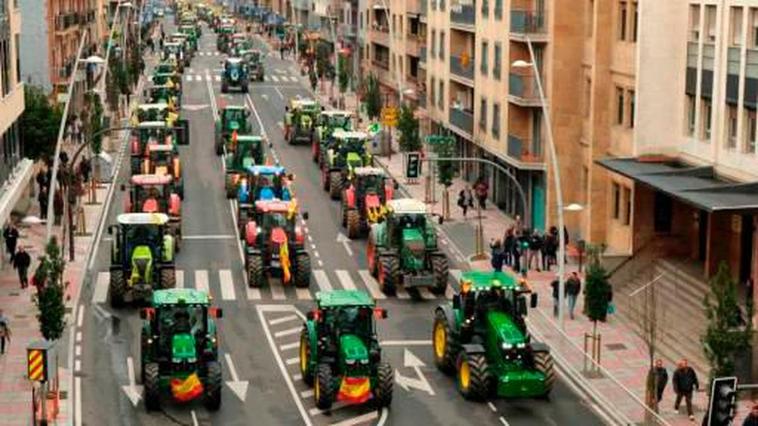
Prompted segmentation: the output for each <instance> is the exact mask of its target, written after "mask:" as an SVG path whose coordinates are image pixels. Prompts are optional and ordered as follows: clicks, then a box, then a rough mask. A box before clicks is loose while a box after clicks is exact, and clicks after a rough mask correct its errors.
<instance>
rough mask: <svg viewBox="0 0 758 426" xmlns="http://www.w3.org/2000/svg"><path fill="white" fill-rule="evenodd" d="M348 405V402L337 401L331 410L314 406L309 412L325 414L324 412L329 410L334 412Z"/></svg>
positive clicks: (316, 414) (314, 414)
mask: <svg viewBox="0 0 758 426" xmlns="http://www.w3.org/2000/svg"><path fill="white" fill-rule="evenodd" d="M347 406H348V404H346V403H344V402H335V403H334V405H332V408H331V409H330V410H328V411H327V410H321V409H319V408H315V407H314V408H311V409H310V410H308V414H310V415H311V416H318V415H319V414H324V413H327V412H329V413H334V412H335V411H337V410H339V409H342V408H345V407H347Z"/></svg>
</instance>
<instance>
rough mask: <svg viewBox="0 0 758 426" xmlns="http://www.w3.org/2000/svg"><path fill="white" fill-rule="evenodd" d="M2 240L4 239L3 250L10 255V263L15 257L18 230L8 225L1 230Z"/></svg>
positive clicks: (10, 224)
mask: <svg viewBox="0 0 758 426" xmlns="http://www.w3.org/2000/svg"><path fill="white" fill-rule="evenodd" d="M3 238H5V249H6V250H8V253H10V255H11V262H13V257H14V256H15V255H16V242H18V229H16V226H15V225H14V224H13V223H9V224H8V226H6V227H5V229H4V230H3Z"/></svg>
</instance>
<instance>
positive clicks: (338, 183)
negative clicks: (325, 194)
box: [329, 172, 342, 200]
mask: <svg viewBox="0 0 758 426" xmlns="http://www.w3.org/2000/svg"><path fill="white" fill-rule="evenodd" d="M341 190H342V175H341V174H340V172H329V196H330V197H331V198H332V200H337V199H339V198H340V191H341Z"/></svg>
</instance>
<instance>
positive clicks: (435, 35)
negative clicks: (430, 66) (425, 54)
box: [432, 30, 437, 58]
mask: <svg viewBox="0 0 758 426" xmlns="http://www.w3.org/2000/svg"><path fill="white" fill-rule="evenodd" d="M436 46H437V31H435V30H432V58H433V57H435V56H436V55H437V50H436Z"/></svg>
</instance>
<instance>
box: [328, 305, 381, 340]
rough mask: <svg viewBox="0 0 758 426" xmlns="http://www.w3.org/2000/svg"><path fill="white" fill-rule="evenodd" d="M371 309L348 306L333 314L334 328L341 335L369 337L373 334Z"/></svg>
mask: <svg viewBox="0 0 758 426" xmlns="http://www.w3.org/2000/svg"><path fill="white" fill-rule="evenodd" d="M372 313H373V311H372V310H371V308H367V307H358V306H348V307H344V308H339V309H337V310H335V312H334V321H335V328H336V329H337V330H339V332H340V333H341V334H355V335H357V336H371V335H372V334H373V332H374V321H373V320H372V318H373V317H372Z"/></svg>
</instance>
